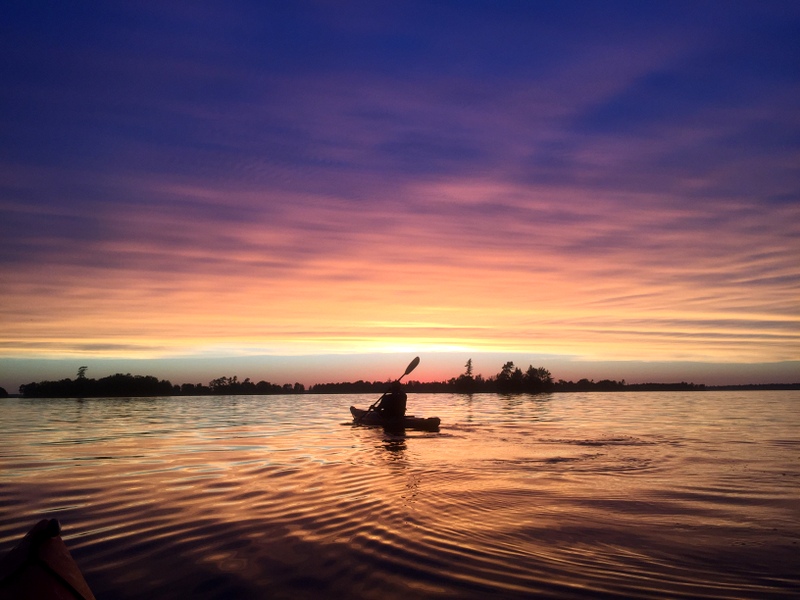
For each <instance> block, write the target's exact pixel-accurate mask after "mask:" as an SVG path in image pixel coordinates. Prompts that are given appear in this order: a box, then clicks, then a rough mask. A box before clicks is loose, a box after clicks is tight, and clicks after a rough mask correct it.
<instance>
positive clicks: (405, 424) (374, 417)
mask: <svg viewBox="0 0 800 600" xmlns="http://www.w3.org/2000/svg"><path fill="white" fill-rule="evenodd" d="M350 412H351V413H352V414H353V421H355V422H356V424H358V425H371V426H373V427H384V428H386V429H419V430H422V431H439V423H440V419H439V417H427V418H423V417H415V416H414V415H406V416H405V417H402V418H395V419H389V418H386V417H382V416H381V415H379V414H378V413H376V412H372V411H366V410H364V409H362V408H356V407H355V406H351V407H350Z"/></svg>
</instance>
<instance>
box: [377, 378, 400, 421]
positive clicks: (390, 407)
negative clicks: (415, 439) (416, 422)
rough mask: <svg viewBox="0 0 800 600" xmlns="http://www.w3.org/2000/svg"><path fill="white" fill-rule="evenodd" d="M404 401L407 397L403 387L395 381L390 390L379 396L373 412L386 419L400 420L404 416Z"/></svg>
mask: <svg viewBox="0 0 800 600" xmlns="http://www.w3.org/2000/svg"><path fill="white" fill-rule="evenodd" d="M406 400H408V396H406V393H405V392H404V391H403V385H402V384H401V383H400V382H399V381H395V382H394V383H393V384H392V388H391V389H390V390H389V391H388V392H386V393H385V394H384V395H383V396H381V399H380V400H379V401H378V406H376V407H375V410H376V411H377V412H378V414H380V415H382V416H384V417H386V418H388V419H398V418H402V417H404V416H405V414H406Z"/></svg>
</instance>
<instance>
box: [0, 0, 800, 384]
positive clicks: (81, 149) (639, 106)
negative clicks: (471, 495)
mask: <svg viewBox="0 0 800 600" xmlns="http://www.w3.org/2000/svg"><path fill="white" fill-rule="evenodd" d="M0 50H1V51H2V57H3V58H2V60H1V61H0V75H1V76H2V85H0V283H1V285H0V386H3V387H5V388H6V389H7V390H8V391H9V392H16V391H17V388H18V386H19V385H20V384H21V383H27V382H30V381H34V380H36V381H38V380H41V379H60V378H64V377H74V376H75V373H76V372H77V370H78V367H80V366H82V365H87V366H89V371H88V372H87V375H88V376H90V377H95V378H97V377H102V376H105V375H109V374H112V373H115V372H132V373H135V374H152V375H156V376H158V377H160V378H166V379H170V380H171V381H172V382H173V383H182V382H203V383H207V382H208V381H209V380H210V379H212V378H216V377H219V376H223V375H226V376H229V375H234V374H235V375H238V376H239V377H240V378H241V379H244V378H245V377H250V378H251V379H253V380H255V381H258V380H261V379H265V380H268V381H272V382H274V383H281V384H282V383H285V382H294V381H300V382H302V383H304V384H306V385H310V384H313V383H319V382H324V381H345V380H355V379H362V378H363V379H388V378H394V377H397V376H399V375H400V374H401V373H402V371H403V369H404V368H405V366H406V364H408V361H409V360H410V359H411V358H413V357H414V356H416V355H419V356H420V357H421V358H422V362H421V364H420V367H419V368H418V369H417V371H415V372H414V374H413V376H412V379H419V380H423V381H425V380H439V379H447V378H450V377H453V376H456V375H458V374H459V373H461V372H463V370H464V369H463V367H464V363H465V362H466V360H467V358H473V362H474V364H475V371H476V373H481V374H483V375H484V376H491V375H494V374H496V373H497V372H498V371H499V370H500V368H501V366H502V364H503V362H505V361H507V360H513V361H515V363H516V364H517V365H518V366H521V367H522V368H523V369H524V368H526V367H527V366H528V365H529V364H532V365H534V366H544V367H546V368H548V369H549V370H550V371H551V372H552V373H553V375H554V377H555V378H556V379H560V378H563V379H579V378H581V377H588V378H595V379H600V378H606V377H609V378H614V379H622V378H624V379H626V380H627V381H629V382H638V381H680V380H687V381H694V382H696V383H709V384H714V383H747V382H751V383H763V382H793V381H800V3H797V2H795V1H786V2H769V1H757V2H756V1H754V2H747V1H744V2H697V1H691V2H679V1H675V2H661V3H656V2H638V1H632V2H533V1H531V2H528V1H521V2H503V1H500V2H490V1H482V2H468V1H453V2H447V1H440V2H434V1H425V2H406V1H402V2H400V1H398V2H375V1H364V2H332V1H319V2H305V1H297V2H288V1H287V2H261V1H253V2H243V1H228V2H218V3H215V2H202V1H201V2H194V1H188V0H187V1H184V2H167V3H139V2H113V1H112V2H102V3H89V4H86V3H73V2H36V1H33V2H17V1H10V2H5V3H3V6H2V7H1V8H0Z"/></svg>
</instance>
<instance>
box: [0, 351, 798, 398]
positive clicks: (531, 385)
mask: <svg viewBox="0 0 800 600" xmlns="http://www.w3.org/2000/svg"><path fill="white" fill-rule="evenodd" d="M87 368H88V367H81V368H80V369H78V374H77V376H76V378H75V379H61V380H59V381H40V382H34V383H28V384H24V385H21V386H20V387H19V392H20V395H22V396H23V397H25V398H103V397H138V396H143V397H153V396H211V395H214V396H218V395H269V394H302V393H312V394H381V393H383V392H385V391H386V390H387V389H388V387H389V385H390V384H391V381H390V380H384V381H364V380H361V379H359V380H358V381H355V382H341V383H318V384H315V385H312V386H311V387H310V388H309V389H308V390H306V388H305V386H304V385H303V384H301V383H294V384H290V383H285V384H283V385H279V384H275V383H270V382H268V381H259V382H253V381H251V380H250V378H249V377H248V378H247V379H244V380H239V378H238V377H237V376H236V375H234V376H232V377H218V378H217V379H212V380H211V381H209V382H208V384H202V383H183V384H181V385H173V384H172V383H170V382H169V381H168V380H165V379H158V378H156V377H153V376H151V375H131V374H130V373H127V374H122V373H117V374H115V375H110V376H108V377H102V378H100V379H90V378H88V377H86V370H87ZM404 387H405V389H406V391H408V392H410V393H442V392H449V393H462V394H476V393H495V394H521V393H527V394H540V393H549V392H619V391H631V392H634V391H701V390H734V389H739V390H746V389H759V390H766V389H800V384H798V383H794V384H770V385H752V386H747V385H741V386H706V385H704V384H694V383H687V382H685V381H682V382H680V383H635V384H630V383H625V380H624V379H623V380H621V381H615V380H613V379H602V380H600V381H594V380H589V379H580V380H578V381H577V382H573V381H565V380H563V379H559V380H558V381H554V380H553V376H552V374H551V373H550V371H548V370H547V369H546V368H544V367H534V366H532V365H531V366H528V368H527V369H526V370H524V371H523V370H522V369H521V368H519V367H517V366H516V365H514V363H513V362H511V361H509V362H506V363H504V364H503V366H502V367H501V368H500V371H499V372H498V373H497V374H495V375H493V376H490V377H486V378H484V377H483V376H482V375H480V374H478V375H475V374H474V373H473V367H472V359H469V360H468V361H467V363H466V365H464V372H463V373H461V374H460V375H458V376H457V377H452V378H450V379H448V380H447V381H433V382H421V381H413V380H412V381H408V382H406V383H405V384H404ZM4 392H5V390H3V389H2V388H0V397H3V396H4V395H5V394H4Z"/></svg>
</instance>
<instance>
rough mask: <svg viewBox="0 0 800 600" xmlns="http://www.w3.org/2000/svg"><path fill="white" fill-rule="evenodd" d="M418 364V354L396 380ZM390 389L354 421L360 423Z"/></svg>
mask: <svg viewBox="0 0 800 600" xmlns="http://www.w3.org/2000/svg"><path fill="white" fill-rule="evenodd" d="M418 364H419V356H418V357H416V358H415V359H414V360H412V361H411V362H410V363H408V366H407V367H406V372H405V373H403V374H402V375H400V377H398V378H397V381H400V380H401V379H402V378H403V377H405V376H406V375H408V374H409V373H411V371H413V370H414V369H416V368H417V365H418ZM391 391H392V388H389V389H388V390H386V391H385V392H384V393H383V395H382V396H381V397H380V398H378V399H377V400H376V401H375V404H373V405H372V406H370V407H369V408H368V409H367V412H365V413H364V414H363V415H361V416H360V417H359V418H358V419H356V423H360V422H361V419H363V418H364V417H366V416H367V414H369V412H370V411H371V410H373V409H374V408H375V407H376V406H378V402H380V401H381V400H383V398H384V396H386V394H388V393H389V392H391Z"/></svg>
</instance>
